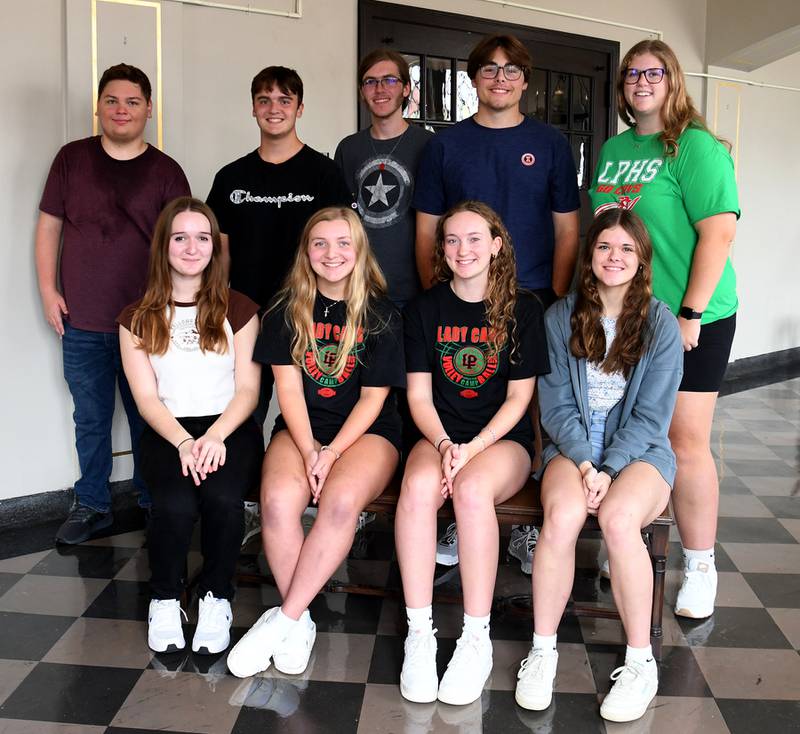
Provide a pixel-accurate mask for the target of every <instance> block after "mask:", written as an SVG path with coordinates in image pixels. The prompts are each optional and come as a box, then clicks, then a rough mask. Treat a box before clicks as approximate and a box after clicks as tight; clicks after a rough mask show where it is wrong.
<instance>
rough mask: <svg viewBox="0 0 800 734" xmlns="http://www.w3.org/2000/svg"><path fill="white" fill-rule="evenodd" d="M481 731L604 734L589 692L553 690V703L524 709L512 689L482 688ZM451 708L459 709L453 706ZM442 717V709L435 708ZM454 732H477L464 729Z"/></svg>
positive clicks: (527, 733)
mask: <svg viewBox="0 0 800 734" xmlns="http://www.w3.org/2000/svg"><path fill="white" fill-rule="evenodd" d="M484 697H486V698H488V705H484V711H483V731H484V732H503V733H504V734H505V733H506V732H508V733H509V734H511V733H513V734H517V732H519V734H531V732H536V733H537V734H539V733H541V734H544V733H545V732H546V733H547V734H575V732H580V734H605V731H606V728H605V725H604V724H603V720H602V719H601V718H600V706H599V704H598V702H597V696H595V695H594V694H592V693H554V694H553V702H552V703H551V704H550V706H549V707H548V708H547V709H546V710H544V711H528V710H526V709H524V708H522V707H520V706H518V705H517V703H516V702H515V701H514V691H488V692H487V691H485V692H484ZM450 708H453V709H457V708H461V707H457V706H453V707H450ZM437 711H438V713H439V716H440V717H441V718H442V719H444V715H443V714H442V709H441V707H439V708H438V709H437ZM455 731H481V729H480V728H475V729H472V728H469V729H467V728H464V729H456V730H455Z"/></svg>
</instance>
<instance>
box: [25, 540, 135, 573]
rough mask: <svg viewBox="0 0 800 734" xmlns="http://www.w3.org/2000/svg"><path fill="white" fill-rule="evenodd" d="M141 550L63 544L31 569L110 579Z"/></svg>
mask: <svg viewBox="0 0 800 734" xmlns="http://www.w3.org/2000/svg"><path fill="white" fill-rule="evenodd" d="M137 550H138V549H137V548H115V547H112V546H97V545H59V546H58V547H56V549H55V550H54V551H52V552H50V553H48V554H47V555H46V556H45V557H44V558H42V560H41V561H39V563H37V564H36V565H35V566H34V567H33V568H32V569H31V571H30V572H31V573H35V574H41V575H45V576H81V577H82V578H89V579H110V578H113V577H114V575H115V574H116V573H117V571H119V570H120V569H121V568H122V567H123V566H124V565H125V564H126V563H127V562H128V561H129V560H130V559H131V557H132V556H133V555H134V554H135V553H136V551H137Z"/></svg>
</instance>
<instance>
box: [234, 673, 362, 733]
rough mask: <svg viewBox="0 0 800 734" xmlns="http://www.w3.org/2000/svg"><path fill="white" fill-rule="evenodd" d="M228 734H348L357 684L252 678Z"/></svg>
mask: <svg viewBox="0 0 800 734" xmlns="http://www.w3.org/2000/svg"><path fill="white" fill-rule="evenodd" d="M245 683H250V691H249V693H248V694H247V695H245V696H243V705H242V710H241V712H240V714H239V718H238V719H237V720H236V724H234V727H233V729H232V733H231V734H264V733H265V732H269V733H270V734H282V733H283V732H287V733H290V732H291V733H292V734H294V733H296V732H302V734H318V733H319V734H323V733H324V734H330V732H336V734H350V733H351V732H353V733H354V732H355V731H356V729H357V728H358V717H359V715H360V713H361V703H362V700H363V698H364V685H363V684H361V683H321V682H317V681H295V680H288V679H275V678H253V679H251V681H245Z"/></svg>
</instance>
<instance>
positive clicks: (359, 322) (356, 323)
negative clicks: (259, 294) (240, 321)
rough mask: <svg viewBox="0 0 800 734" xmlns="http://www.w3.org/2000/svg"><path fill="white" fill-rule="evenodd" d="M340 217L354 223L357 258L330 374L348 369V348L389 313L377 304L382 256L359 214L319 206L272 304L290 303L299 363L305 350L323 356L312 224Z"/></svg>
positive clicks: (289, 319) (376, 327)
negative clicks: (318, 331) (311, 257)
mask: <svg viewBox="0 0 800 734" xmlns="http://www.w3.org/2000/svg"><path fill="white" fill-rule="evenodd" d="M338 220H342V221H345V222H347V224H348V226H349V227H350V236H351V238H352V240H351V243H352V247H353V251H354V252H355V256H356V260H355V264H354V266H353V271H352V272H351V273H350V276H349V279H348V281H347V289H346V291H345V296H344V300H345V301H346V302H347V316H346V320H345V326H344V328H343V329H342V332H343V335H342V338H341V340H340V341H339V348H338V350H337V353H336V359H335V360H334V362H333V365H332V366H331V374H332V375H334V376H335V377H337V378H339V377H341V376H342V374H344V371H345V368H346V367H347V360H348V357H349V356H350V352H351V351H352V350H353V348H354V347H355V345H356V342H357V341H358V338H359V335H361V336H362V337H363V336H365V335H366V334H367V332H368V331H369V332H370V333H373V334H374V333H377V332H379V331H381V330H382V329H383V328H385V326H386V323H385V318H383V319H382V318H381V317H380V315H379V314H378V312H377V311H376V309H375V302H376V300H377V299H378V298H380V297H382V296H385V295H386V279H385V278H384V277H383V273H382V272H381V269H380V266H379V265H378V261H377V260H376V259H375V256H374V255H373V254H372V249H371V248H370V245H369V240H368V239H367V233H366V232H365V231H364V227H363V225H362V224H361V220H360V219H359V218H358V215H357V214H355V212H353V210H352V209H349V208H345V207H335V206H330V207H326V208H325V209H320V210H319V211H318V212H316V213H315V214H312V215H311V218H310V219H309V220H308V221H307V222H306V225H305V227H304V228H303V233H302V234H301V235H300V245H299V247H298V248H297V252H296V253H295V258H294V262H293V263H292V267H291V268H290V269H289V273H288V275H287V276H286V281H285V284H284V287H283V288H282V289H281V291H280V292H279V293H278V296H277V297H276V299H275V302H274V304H273V306H272V307H271V308H270V310H273V309H274V308H277V307H278V306H279V305H281V304H285V307H286V316H285V318H286V325H287V326H288V327H289V329H290V331H291V334H292V341H291V355H292V360H293V361H294V363H295V364H296V365H298V366H301V365H302V364H303V359H304V357H305V355H306V352H308V351H311V352H313V353H314V358H315V359H316V360H317V362H319V359H320V355H319V346H318V345H317V339H316V336H315V334H314V302H315V301H316V298H317V276H316V274H315V273H314V271H313V270H312V268H311V261H310V260H309V259H308V243H309V240H310V238H311V230H313V229H314V227H316V225H317V224H319V223H320V222H334V221H338Z"/></svg>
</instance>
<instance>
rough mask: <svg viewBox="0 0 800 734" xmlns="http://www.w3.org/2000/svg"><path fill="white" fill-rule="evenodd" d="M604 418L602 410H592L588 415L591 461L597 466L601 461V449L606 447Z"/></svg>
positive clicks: (604, 414) (605, 416)
mask: <svg viewBox="0 0 800 734" xmlns="http://www.w3.org/2000/svg"><path fill="white" fill-rule="evenodd" d="M606 418H607V415H606V413H604V412H603V411H602V410H593V411H592V413H591V415H590V416H589V440H590V441H591V442H592V463H593V464H594V465H595V466H598V467H599V466H600V465H601V464H602V463H603V451H604V450H605V448H606Z"/></svg>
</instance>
